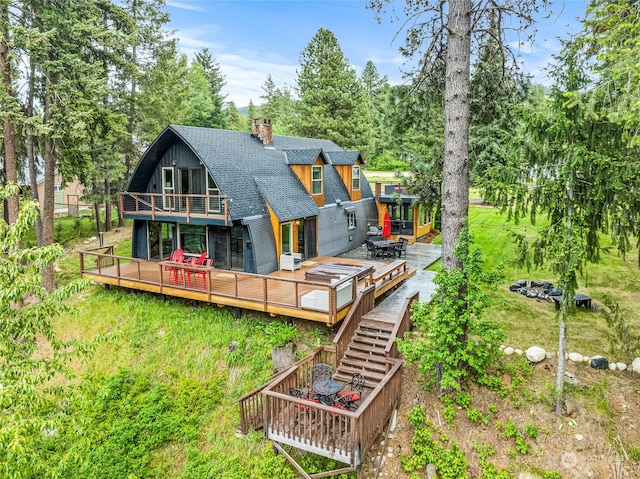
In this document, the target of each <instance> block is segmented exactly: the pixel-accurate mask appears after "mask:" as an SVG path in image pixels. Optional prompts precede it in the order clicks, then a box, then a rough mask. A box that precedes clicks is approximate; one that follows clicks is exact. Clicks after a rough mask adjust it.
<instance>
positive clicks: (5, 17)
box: [0, 1, 19, 224]
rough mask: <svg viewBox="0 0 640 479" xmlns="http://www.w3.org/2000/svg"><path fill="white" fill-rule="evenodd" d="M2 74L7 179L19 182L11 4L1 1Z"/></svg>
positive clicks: (14, 207)
mask: <svg viewBox="0 0 640 479" xmlns="http://www.w3.org/2000/svg"><path fill="white" fill-rule="evenodd" d="M0 75H1V76H2V93H3V96H4V97H5V100H4V101H3V102H2V103H1V106H2V109H3V110H4V121H3V123H4V124H3V135H4V137H3V141H4V155H3V156H4V169H5V181H6V182H7V183H15V184H18V155H17V153H16V128H15V108H14V107H13V105H10V103H13V101H14V99H15V93H14V91H13V76H12V71H11V56H10V51H9V5H8V2H6V1H3V2H2V3H0ZM6 207H7V215H6V216H7V222H8V223H9V224H14V223H15V222H16V221H17V220H18V208H19V202H18V195H17V194H15V195H11V196H10V197H9V198H7V203H6Z"/></svg>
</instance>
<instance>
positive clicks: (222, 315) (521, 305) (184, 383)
mask: <svg viewBox="0 0 640 479" xmlns="http://www.w3.org/2000/svg"><path fill="white" fill-rule="evenodd" d="M82 221H83V222H84V221H86V220H82ZM470 225H471V229H472V232H473V233H474V235H475V239H476V242H477V243H478V244H480V245H481V246H482V249H483V253H484V256H485V258H486V265H487V267H496V266H498V265H499V264H503V265H504V271H505V279H504V282H503V284H501V285H500V286H499V287H498V289H497V291H496V292H495V296H494V301H493V304H492V306H491V307H490V308H489V310H488V311H487V315H488V317H489V318H491V319H493V320H495V321H496V322H497V323H498V324H500V325H501V327H502V328H504V330H505V331H506V333H507V341H506V343H508V345H511V346H514V347H519V348H521V349H526V348H527V347H529V346H531V345H534V344H536V345H540V346H542V347H544V348H545V349H547V350H551V351H555V349H556V347H557V344H556V343H557V330H558V328H557V322H556V319H555V309H554V307H553V305H552V304H551V303H547V302H543V301H536V300H531V299H527V298H525V297H523V296H522V295H519V294H515V293H512V292H509V291H508V285H509V284H510V283H512V282H514V281H515V280H518V279H535V280H551V281H553V280H554V278H553V277H552V275H551V274H550V273H549V272H548V271H547V270H544V269H542V270H534V271H530V272H528V271H526V270H524V269H522V268H519V267H518V266H517V265H515V264H514V262H513V254H514V249H513V243H512V241H511V238H510V236H509V231H510V230H513V229H514V228H518V229H519V231H525V229H526V231H527V232H529V231H531V234H533V233H534V229H533V228H532V227H531V226H529V225H524V224H523V225H519V226H517V227H516V226H514V225H509V224H507V222H506V217H505V216H504V215H502V214H500V212H498V211H497V210H494V209H491V208H482V207H472V208H470ZM130 250H131V240H130V239H129V240H126V241H123V242H121V243H118V244H117V248H116V254H120V255H125V256H126V255H129V254H130ZM78 262H79V261H78V255H77V254H75V253H74V254H71V255H70V256H68V257H67V258H65V259H63V260H61V261H60V262H59V264H58V266H59V269H60V273H59V275H58V279H59V280H61V281H62V282H66V281H69V280H71V279H74V278H77V277H78V271H79V264H78ZM584 273H585V274H584V276H583V277H582V278H581V279H580V288H579V291H580V292H584V293H586V294H589V295H590V296H592V297H593V298H594V301H595V302H596V303H597V304H601V299H602V296H603V295H604V294H605V293H606V294H615V296H616V297H617V298H618V299H619V301H620V304H621V306H622V308H623V310H624V311H625V313H626V314H627V315H628V318H629V319H628V322H629V323H630V324H631V325H632V327H633V328H635V331H636V332H637V331H638V329H639V327H640V320H639V318H638V315H637V313H635V310H634V308H633V305H634V304H637V302H638V300H639V299H640V297H639V296H640V292H638V291H637V287H636V286H635V285H637V284H639V283H640V271H639V270H638V268H637V265H635V264H633V262H632V261H631V259H630V258H627V259H626V260H623V259H622V258H620V257H618V256H616V255H615V254H614V253H608V254H605V255H604V256H603V259H602V262H601V263H599V264H597V265H589V266H587V267H586V268H585V271H584ZM74 302H75V304H76V305H77V307H78V309H79V314H77V315H68V316H64V317H62V318H60V319H59V320H57V322H56V329H57V332H58V334H59V335H60V336H61V337H62V338H69V337H84V338H88V337H93V336H95V335H96V334H100V333H112V334H115V336H116V337H115V339H113V340H111V341H108V342H104V343H101V344H100V345H98V346H97V348H96V350H95V352H94V354H93V356H92V357H91V358H90V359H89V360H88V361H84V362H81V361H79V360H78V361H77V362H76V363H75V364H74V367H75V368H76V369H77V371H78V372H79V374H80V375H79V379H78V382H79V383H80V384H81V385H82V386H83V389H85V390H87V391H90V392H89V393H87V394H88V395H87V396H86V400H87V402H88V403H89V406H87V408H86V409H83V408H78V411H79V414H80V413H82V412H83V411H85V412H86V414H87V416H86V417H85V418H84V419H83V420H86V421H89V422H87V423H86V424H85V425H84V426H85V427H87V428H94V429H95V430H96V431H100V430H101V431H103V433H104V434H105V435H104V436H91V435H90V434H89V432H87V433H86V434H88V436H87V437H84V440H83V441H76V440H74V434H76V433H77V434H82V433H83V430H82V428H80V429H79V430H77V431H76V430H74V431H71V432H69V436H70V438H69V439H68V441H67V442H65V441H64V440H62V439H63V438H62V437H61V438H60V441H59V446H57V447H60V448H63V447H65V445H66V446H67V447H69V448H71V455H73V453H76V454H79V455H86V454H89V451H88V449H91V448H92V447H93V448H94V449H95V448H96V442H99V443H105V444H107V445H111V446H112V447H116V446H117V447H120V448H121V449H122V448H124V449H126V450H128V448H127V447H125V446H127V445H132V444H129V443H127V442H126V441H127V438H128V437H129V436H130V435H131V434H133V433H132V431H134V425H135V424H136V423H135V421H132V422H124V419H125V418H122V420H121V419H118V418H120V416H122V415H123V414H124V412H123V411H129V412H130V413H131V411H132V409H131V408H133V407H134V406H135V407H136V408H138V409H136V410H135V411H136V414H137V415H138V416H141V417H145V414H148V413H151V412H153V414H157V415H158V417H159V419H158V421H157V424H159V425H167V424H168V425H170V426H171V428H169V429H167V430H158V431H155V429H154V427H155V426H149V428H148V429H149V430H148V431H146V434H147V435H148V437H147V436H145V437H147V439H148V440H147V441H146V442H144V444H149V445H150V446H149V449H148V450H144V451H142V452H141V455H139V456H135V457H132V458H131V464H135V465H136V467H138V469H135V474H136V475H137V476H138V477H168V478H174V477H175V478H178V477H180V478H201V477H202V478H204V477H220V478H236V477H256V478H260V477H265V478H267V477H285V478H286V477H292V476H293V471H292V470H291V468H290V467H289V466H284V465H283V463H282V458H281V457H280V456H274V455H273V452H272V451H271V448H270V447H268V446H265V445H264V443H263V441H262V434H260V433H254V434H249V435H248V436H245V437H243V438H241V439H238V438H236V437H235V426H236V425H237V423H238V422H239V416H238V406H237V405H236V404H234V403H233V401H234V400H235V399H237V398H238V397H240V396H241V395H242V394H244V393H246V392H247V391H250V390H252V389H253V388H255V387H257V386H259V385H260V384H262V383H263V381H264V380H265V379H266V378H268V377H269V376H270V375H271V373H272V363H271V357H270V353H271V347H270V345H269V343H268V341H269V335H270V334H272V333H269V331H268V327H267V326H268V325H269V324H274V322H279V321H281V320H280V319H275V320H270V319H268V318H267V317H266V316H264V315H261V314H259V313H250V312H244V313H243V314H242V315H237V314H234V313H236V311H234V310H233V309H231V308H223V309H219V308H216V307H215V306H213V305H203V304H198V303H192V302H189V301H181V300H176V299H171V300H165V299H164V298H163V297H161V296H157V295H151V294H145V293H138V292H128V291H125V290H119V289H111V290H105V289H103V288H101V287H99V286H92V287H90V288H89V289H87V290H85V291H83V292H82V293H81V294H79V295H77V296H76V297H75V298H74ZM236 316H240V317H236ZM294 324H295V327H296V330H297V332H298V336H297V339H296V343H297V345H298V354H299V356H304V355H305V354H306V352H307V351H309V350H310V349H311V348H313V347H315V346H316V345H318V344H328V343H329V337H330V334H331V331H330V330H328V329H327V328H325V327H324V326H321V325H316V324H312V323H310V322H306V321H295V323H294ZM609 334H610V331H609V330H608V328H607V326H606V323H605V321H604V318H603V317H602V316H601V314H600V313H598V312H594V311H586V310H582V309H580V310H577V311H576V312H575V313H574V314H573V315H572V317H571V318H570V321H569V325H568V348H569V350H570V351H571V350H575V351H578V352H580V353H583V354H586V355H593V354H596V353H601V354H605V353H606V350H607V347H608V340H607V337H608V336H609ZM232 343H233V344H235V345H236V349H235V350H233V348H232V347H230V346H231V344H232ZM617 360H620V359H617ZM129 377H130V378H134V379H131V381H133V382H132V384H133V385H134V386H135V387H133V388H132V389H131V390H129V392H128V393H127V394H128V395H126V394H123V395H121V396H118V397H113V398H112V399H110V401H111V402H107V403H106V405H104V408H105V409H104V410H105V411H106V412H105V414H104V415H103V416H100V415H97V413H94V409H95V408H93V407H92V406H91V405H92V404H97V403H100V401H103V402H102V403H100V404H105V403H104V400H105V397H106V398H111V395H110V394H107V391H111V390H109V389H107V385H109V384H111V385H113V384H114V383H115V384H118V381H122V380H123V378H129ZM143 386H144V387H143ZM111 387H113V386H111ZM157 388H161V389H157ZM189 390H194V391H204V394H205V397H210V398H211V399H210V401H212V402H211V405H210V406H208V407H204V406H203V405H201V404H199V403H198V402H197V401H196V402H194V401H193V398H191V397H190V396H189V394H188V391H189ZM91 391H93V392H91ZM158 391H160V392H158ZM153 394H158V395H159V396H158V400H157V401H156V402H157V403H158V404H165V405H166V407H165V409H163V410H157V408H154V406H155V404H154V401H152V400H150V398H151V399H153V398H154V397H155V396H153ZM136 417H137V416H136ZM176 418H178V419H179V421H178V424H177V425H176V423H175V420H176ZM98 419H100V420H101V421H102V422H101V423H99V424H100V425H99V426H98V423H97V422H96V421H98ZM80 423H81V424H82V420H81V421H80ZM154 424H155V423H154ZM109 431H110V432H109ZM114 431H119V435H114ZM135 431H137V434H140V433H141V432H144V431H139V430H138V429H135ZM154 431H155V432H154ZM156 433H157V434H156ZM154 434H156V435H154ZM90 437H91V439H89V438H90ZM132 437H133V436H132ZM116 439H118V440H120V441H125V442H124V445H123V444H120V443H116V442H113V444H112V443H111V442H110V441H115V440H116ZM92 441H93V442H92ZM136 441H137V442H135V444H138V447H140V446H139V444H141V441H140V440H139V439H136ZM83 448H85V449H83ZM111 450H112V449H109V448H108V447H106V446H105V447H103V448H98V449H95V450H94V451H93V452H91V454H93V455H92V460H95V464H106V463H107V462H108V459H109V454H112V453H110V452H109V451H111ZM138 452H140V451H138ZM304 460H306V461H316V462H317V461H320V462H322V461H323V459H321V458H318V457H315V456H309V457H307V458H305V459H304ZM145 461H147V462H145ZM323 464H324V463H322V464H316V467H317V469H318V470H322V469H323V467H324V465H323ZM110 467H115V465H114V464H110V465H109V467H106V466H105V469H104V471H105V472H103V473H100V471H96V470H92V471H82V474H69V475H68V477H88V476H90V475H91V476H92V477H107V474H108V471H111V472H113V469H110ZM132 467H133V466H132ZM132 471H133V469H132V470H129V471H125V472H126V474H133V473H134V472H132ZM89 472H90V473H89ZM126 474H125V475H126Z"/></svg>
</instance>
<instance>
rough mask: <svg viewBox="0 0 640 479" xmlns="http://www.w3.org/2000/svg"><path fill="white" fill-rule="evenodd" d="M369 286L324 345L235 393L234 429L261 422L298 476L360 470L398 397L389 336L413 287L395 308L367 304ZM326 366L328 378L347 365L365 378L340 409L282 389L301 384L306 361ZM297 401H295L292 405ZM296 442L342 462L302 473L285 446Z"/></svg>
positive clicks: (398, 331)
mask: <svg viewBox="0 0 640 479" xmlns="http://www.w3.org/2000/svg"><path fill="white" fill-rule="evenodd" d="M374 289H375V288H374V287H373V286H369V287H368V288H366V289H365V290H363V291H361V292H360V293H359V294H358V298H357V299H356V301H355V303H354V305H353V307H352V308H351V310H350V312H349V315H348V316H347V318H345V320H344V322H343V323H342V326H341V328H340V330H339V331H338V333H337V334H336V336H335V338H334V340H333V345H332V346H324V347H320V348H318V349H316V350H315V351H314V352H313V353H312V354H311V355H309V356H307V357H306V358H304V359H302V360H301V361H298V362H297V363H296V364H294V365H293V366H292V367H291V368H289V369H288V370H286V371H284V372H283V373H281V374H279V375H276V376H275V377H273V378H272V379H271V380H270V381H269V382H268V383H267V384H265V385H263V386H261V387H260V388H258V389H256V390H254V391H251V392H250V393H248V394H246V395H244V396H243V397H241V398H240V399H239V400H238V402H239V405H240V420H241V422H240V426H239V429H240V430H241V431H242V432H245V433H246V432H247V431H248V430H249V429H259V428H261V427H263V428H264V432H265V437H266V438H267V439H269V440H271V441H273V443H274V445H275V447H276V449H277V450H278V451H279V452H281V453H283V454H284V455H285V457H286V458H287V460H289V462H291V464H292V465H293V466H294V467H295V468H296V470H298V472H299V473H300V474H301V475H302V476H303V477H304V478H314V477H328V476H330V475H335V474H339V473H342V472H347V471H358V473H359V474H360V472H361V464H362V459H363V457H364V454H365V452H366V451H367V449H368V448H369V447H370V446H371V445H372V444H373V442H374V441H375V440H376V438H377V437H378V435H379V434H380V433H381V432H382V430H383V428H384V426H385V424H386V423H387V422H388V420H389V419H390V417H391V414H392V413H393V411H394V409H395V408H396V405H397V403H398V401H399V399H400V381H401V373H402V369H401V368H402V360H400V359H398V358H397V349H396V347H395V338H396V337H401V336H403V335H404V332H406V331H408V330H409V329H410V327H411V311H410V306H411V303H412V302H413V301H417V300H418V294H417V293H414V294H413V295H411V296H410V297H407V298H406V300H405V304H404V306H403V308H402V311H401V312H397V311H385V310H379V309H376V310H373V306H374ZM319 363H325V364H331V365H333V367H334V378H335V379H338V380H340V381H343V382H348V381H349V380H350V379H351V377H352V375H353V374H354V373H356V372H357V373H360V374H363V375H364V376H365V378H366V383H365V390H364V393H363V397H362V401H361V404H360V406H359V407H358V408H357V409H356V410H355V411H346V410H341V409H337V408H335V407H331V406H326V405H323V404H319V403H316V402H312V401H306V400H304V399H299V398H296V397H293V396H291V395H290V393H289V392H290V388H301V387H304V385H307V384H309V382H310V377H311V368H312V366H313V365H314V364H319ZM300 406H302V407H300ZM287 447H288V448H289V450H290V451H292V450H293V449H299V450H302V451H306V452H311V453H314V454H318V455H321V456H325V457H328V458H332V459H335V460H337V461H339V462H341V463H344V464H346V465H347V467H345V468H341V469H338V470H335V471H330V472H322V473H319V474H313V475H310V474H307V473H306V472H305V471H304V470H303V469H302V468H301V466H300V465H299V464H297V462H296V460H295V458H294V457H293V455H292V454H290V452H287V449H286V448H287Z"/></svg>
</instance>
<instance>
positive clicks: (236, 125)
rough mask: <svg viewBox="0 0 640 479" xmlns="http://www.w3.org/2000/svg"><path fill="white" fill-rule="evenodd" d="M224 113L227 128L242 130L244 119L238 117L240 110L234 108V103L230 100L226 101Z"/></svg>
mask: <svg viewBox="0 0 640 479" xmlns="http://www.w3.org/2000/svg"><path fill="white" fill-rule="evenodd" d="M226 114H227V128H229V129H230V130H236V131H243V130H244V121H243V119H242V118H241V117H240V112H239V111H238V109H237V108H236V104H235V103H234V102H232V101H230V102H229V103H227V108H226Z"/></svg>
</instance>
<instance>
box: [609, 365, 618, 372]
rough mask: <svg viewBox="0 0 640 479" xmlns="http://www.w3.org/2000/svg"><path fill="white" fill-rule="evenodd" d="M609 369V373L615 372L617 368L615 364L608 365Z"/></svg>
mask: <svg viewBox="0 0 640 479" xmlns="http://www.w3.org/2000/svg"><path fill="white" fill-rule="evenodd" d="M609 369H610V370H611V371H615V370H616V369H618V366H616V363H609Z"/></svg>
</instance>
